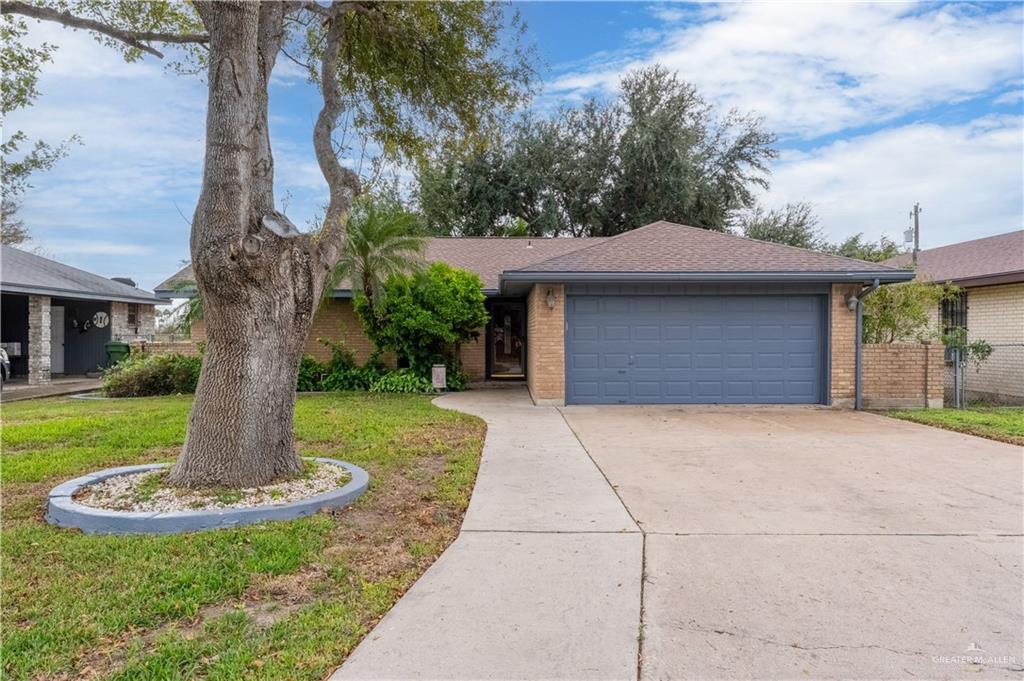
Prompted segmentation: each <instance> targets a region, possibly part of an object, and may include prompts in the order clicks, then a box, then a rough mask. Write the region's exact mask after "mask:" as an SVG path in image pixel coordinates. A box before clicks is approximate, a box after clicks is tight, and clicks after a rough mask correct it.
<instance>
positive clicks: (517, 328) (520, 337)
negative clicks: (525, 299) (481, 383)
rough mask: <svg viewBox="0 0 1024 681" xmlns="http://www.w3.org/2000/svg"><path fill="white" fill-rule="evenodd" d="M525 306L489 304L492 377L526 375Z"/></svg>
mask: <svg viewBox="0 0 1024 681" xmlns="http://www.w3.org/2000/svg"><path fill="white" fill-rule="evenodd" d="M525 312H526V308H525V306H524V305H523V303H519V302H514V303H494V304H493V305H492V306H491V325H490V334H488V335H489V336H490V348H489V352H490V360H491V377H492V378H523V377H524V376H525V375H526V314H525Z"/></svg>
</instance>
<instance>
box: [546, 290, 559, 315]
mask: <svg viewBox="0 0 1024 681" xmlns="http://www.w3.org/2000/svg"><path fill="white" fill-rule="evenodd" d="M546 300H547V302H548V309H549V310H554V309H555V303H556V302H557V301H558V298H556V297H555V289H553V288H549V289H548V292H547V296H546Z"/></svg>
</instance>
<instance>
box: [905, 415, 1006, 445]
mask: <svg viewBox="0 0 1024 681" xmlns="http://www.w3.org/2000/svg"><path fill="white" fill-rule="evenodd" d="M888 415H889V416H893V417H895V418H898V419H904V420H906V421H913V422H915V423H923V424H925V425H928V426H936V427H938V428H945V429H947V430H955V431H957V432H960V433H968V434H969V435H977V436H979V437H987V438H989V439H990V440H999V441H1000V442H1009V443H1010V444H1015V445H1022V446H1024V407H975V408H971V409H922V410H917V411H890V412H888Z"/></svg>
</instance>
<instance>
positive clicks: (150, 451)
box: [0, 393, 484, 680]
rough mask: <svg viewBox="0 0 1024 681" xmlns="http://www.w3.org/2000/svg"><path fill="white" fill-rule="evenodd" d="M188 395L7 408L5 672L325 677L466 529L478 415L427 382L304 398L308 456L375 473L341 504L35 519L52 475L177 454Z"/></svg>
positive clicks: (3, 469) (1, 617) (14, 675)
mask: <svg viewBox="0 0 1024 681" xmlns="http://www.w3.org/2000/svg"><path fill="white" fill-rule="evenodd" d="M189 405H190V398H188V397H166V398H144V399H132V400H116V401H113V400H112V401H99V400H96V401H93V400H69V399H57V400H45V401H35V402H21V403H14V404H11V405H4V407H3V429H2V434H0V438H2V439H0V444H2V447H3V449H2V456H0V486H2V492H3V501H2V511H3V528H2V547H0V561H2V562H0V567H2V573H3V581H2V584H0V589H2V591H0V595H2V600H3V609H2V613H0V636H2V639H0V646H2V647H0V659H2V661H3V672H4V673H3V678H5V679H36V678H111V679H133V680H134V679H140V680H146V679H186V678H188V679H193V678H196V679H280V678H288V679H320V678H323V677H324V676H326V675H327V674H328V673H329V672H330V671H331V670H332V669H333V668H334V667H336V666H337V665H339V664H340V663H341V662H342V661H343V660H344V659H345V656H346V655H347V654H348V653H349V652H350V651H351V650H352V648H353V647H354V646H355V645H356V644H357V643H358V642H359V640H360V639H361V638H362V637H363V636H364V635H365V634H366V633H367V631H369V629H370V628H371V627H372V626H373V624H374V623H375V622H376V621H377V619H379V618H380V617H381V616H382V615H383V614H384V613H385V612H387V610H388V609H389V608H390V607H391V606H392V605H393V604H394V602H395V601H396V600H397V599H398V598H399V597H400V596H401V594H402V593H403V592H404V591H405V590H406V589H407V588H408V587H409V585H411V584H412V582H413V581H414V580H415V579H416V578H417V577H418V576H419V575H420V574H421V573H422V572H423V570H425V569H426V568H427V567H428V566H429V565H430V564H431V563H432V562H433V560H434V559H435V558H436V557H437V555H438V554H440V552H441V551H443V550H444V548H445V547H446V546H447V545H448V544H449V543H450V542H451V540H452V539H453V538H454V537H455V535H456V533H457V531H458V526H459V523H460V522H461V517H462V514H463V512H464V511H465V508H466V505H467V504H468V500H469V494H470V492H471V490H472V485H473V481H474V479H475V476H476V470H477V465H478V463H479V456H480V450H481V447H482V444H483V433H484V425H483V423H482V422H481V421H479V420H478V419H475V418H473V417H470V416H466V415H463V414H457V413H455V412H450V411H445V410H441V409H438V408H436V407H434V406H433V405H431V404H430V403H429V400H428V399H427V398H424V397H420V396H392V395H368V394H365V393H339V394H329V395H309V396H301V397H300V398H299V401H298V404H297V405H296V417H295V431H296V436H297V440H298V444H299V450H300V453H301V454H302V455H304V456H328V457H331V458H340V459H345V460H348V461H351V462H353V463H356V464H358V465H360V466H363V467H364V468H366V469H367V470H369V472H370V475H371V488H370V491H369V492H368V493H367V494H366V495H365V496H364V497H363V498H362V499H360V501H359V502H357V503H356V504H355V505H353V506H352V507H350V508H348V509H345V510H343V511H341V512H339V513H337V514H333V515H331V514H317V515H314V516H311V517H308V518H302V519H299V520H295V521H289V522H268V523H265V524H260V525H254V526H250V527H247V528H241V529H236V530H218V531H212V532H201V533H195V534H189V535H179V536H139V537H110V536H91V535H84V534H82V533H80V532H77V531H72V530H63V529H58V528H55V527H52V526H50V525H47V524H46V523H45V522H44V521H43V520H42V515H43V511H44V502H45V497H46V493H47V492H48V491H49V489H50V488H51V487H52V486H53V485H55V484H56V483H58V482H60V481H63V480H66V479H69V478H72V477H75V476H76V475H80V474H82V473H85V472H88V471H91V470H96V469H99V468H105V467H108V466H113V465H124V464H134V463H144V462H154V461H169V460H171V459H173V457H174V456H175V454H176V452H177V450H178V448H179V447H180V446H181V443H182V441H183V439H184V435H185V422H186V417H187V414H188V409H189Z"/></svg>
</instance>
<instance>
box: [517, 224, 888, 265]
mask: <svg viewBox="0 0 1024 681" xmlns="http://www.w3.org/2000/svg"><path fill="white" fill-rule="evenodd" d="M510 269H511V268H510ZM519 271H522V272H588V273H594V272H608V273H645V274H646V273H684V272H685V273H703V272H725V273H736V272H773V273H778V272H886V271H898V269H897V268H894V267H889V266H886V265H880V264H879V263H874V262H865V261H863V260H854V259H853V258H844V257H842V256H838V255H830V254H828V253H819V252H817V251H809V250H806V249H803V248H796V247H794V246H785V245H782V244H775V243H769V242H767V241H758V240H756V239H747V238H745V237H741V236H736V235H735V234H727V233H723V232H713V231H710V230H707V229H700V228H698V227H690V226H687V225H677V224H675V223H672V222H655V223H652V224H650V225H647V226H645V227H640V228H639V229H634V230H632V231H630V232H625V233H623V234H619V235H618V236H614V237H611V238H608V239H606V240H604V241H602V242H600V243H597V244H594V245H591V246H588V247H587V248H582V249H578V250H575V251H572V252H571V253H567V254H564V255H559V256H556V257H553V258H549V259H547V260H544V261H541V262H536V263H532V264H529V265H525V266H522V267H520V268H519Z"/></svg>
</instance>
